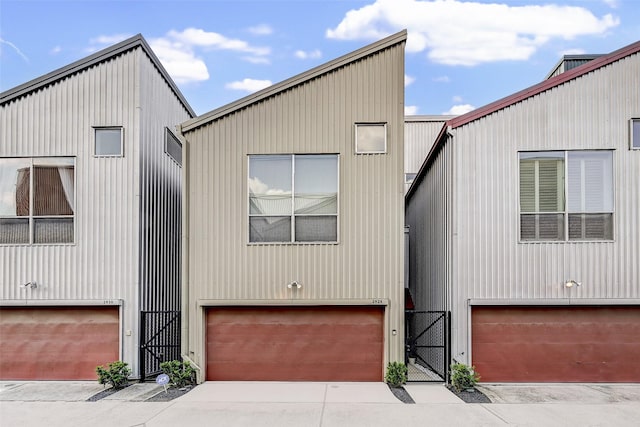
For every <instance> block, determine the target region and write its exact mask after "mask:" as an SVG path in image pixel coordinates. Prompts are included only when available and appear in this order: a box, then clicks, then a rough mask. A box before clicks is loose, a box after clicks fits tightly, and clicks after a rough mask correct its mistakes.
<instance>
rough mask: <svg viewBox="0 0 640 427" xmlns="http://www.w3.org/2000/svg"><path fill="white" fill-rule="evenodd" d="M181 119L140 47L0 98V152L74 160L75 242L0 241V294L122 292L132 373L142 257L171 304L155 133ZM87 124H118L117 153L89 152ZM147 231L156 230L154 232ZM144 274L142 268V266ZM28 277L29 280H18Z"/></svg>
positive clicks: (172, 275) (168, 241) (164, 176)
mask: <svg viewBox="0 0 640 427" xmlns="http://www.w3.org/2000/svg"><path fill="white" fill-rule="evenodd" d="M139 82H142V83H139ZM141 84H142V85H143V86H144V88H143V90H141V88H140V85H141ZM141 93H142V94H141ZM187 118H189V115H188V114H187V113H186V112H185V110H184V108H183V107H182V104H181V103H180V101H179V100H177V98H176V97H175V95H173V93H172V92H171V90H170V89H169V87H168V85H167V84H166V82H165V81H164V80H162V78H161V77H160V75H159V74H158V72H157V70H154V69H153V67H152V65H151V63H150V61H149V59H148V57H147V56H146V55H145V54H144V53H143V52H142V50H141V49H140V48H138V49H135V50H131V51H128V52H126V53H123V54H122V55H119V56H116V57H114V58H112V59H110V60H108V61H105V62H101V63H98V64H96V65H94V66H92V67H90V68H88V69H85V70H82V71H80V72H78V73H76V74H73V75H71V76H69V77H66V78H65V79H63V80H60V81H58V82H56V83H54V84H52V85H49V86H46V87H44V88H42V89H40V90H38V91H36V92H32V93H30V94H28V95H27V96H23V97H20V98H17V99H15V100H12V101H10V102H8V103H5V104H3V105H2V106H1V107H0V157H20V156H24V157H38V156H42V157H46V156H73V157H75V159H76V163H75V180H76V183H75V185H76V186H75V191H76V192H75V204H76V206H75V208H76V209H75V243H74V244H68V245H33V246H27V245H23V246H8V245H2V246H0V297H1V298H2V299H3V300H16V299H23V300H112V299H122V300H123V301H124V304H123V306H122V328H123V332H124V331H127V330H131V331H132V334H131V335H126V334H125V335H124V336H123V358H124V360H125V361H127V362H128V363H130V365H131V367H132V368H133V370H134V373H136V372H137V358H138V355H137V347H138V342H137V335H138V310H139V308H140V307H139V301H138V292H139V280H140V276H141V275H142V273H141V272H140V274H139V269H138V263H139V261H140V259H141V258H145V260H146V261H145V267H146V268H155V269H156V270H155V273H154V274H155V275H156V276H158V277H161V278H162V279H161V280H160V281H159V282H160V283H162V285H161V286H159V288H161V292H160V296H159V298H160V297H161V298H162V300H163V301H164V300H167V301H171V307H177V306H178V305H179V291H178V290H177V289H176V287H177V286H179V281H178V277H179V276H178V273H177V270H179V264H178V260H177V256H178V255H179V238H178V237H176V235H177V236H179V224H180V201H179V198H180V171H179V170H178V168H177V166H173V165H171V164H170V163H171V160H170V159H169V158H168V156H166V155H165V154H164V150H163V143H164V142H163V141H164V126H169V127H171V128H173V127H174V126H175V125H176V124H177V123H180V122H181V121H184V120H185V119H187ZM93 126H122V128H123V130H124V156H123V157H111V158H97V157H94V156H93V142H94V135H93V128H92V127H93ZM142 155H144V161H143V157H142ZM165 157H166V158H165ZM151 158H152V159H153V160H149V159H151ZM141 170H142V172H141ZM142 176H144V178H141V177H142ZM150 177H151V178H150ZM143 180H144V182H145V184H144V185H143V184H142V183H141V181H143ZM147 192H150V193H153V194H152V196H148V195H147V194H146V193H147ZM141 201H144V203H145V206H144V209H143V207H142V206H141ZM165 209H166V210H172V211H173V212H174V213H173V214H170V216H171V219H170V220H169V219H167V218H165V217H164V215H165V214H164V213H161V211H164V210H165ZM141 213H144V217H145V220H148V218H149V217H152V218H154V220H155V219H157V218H160V222H157V223H156V224H155V225H154V227H151V228H141V225H140V223H141ZM144 224H145V225H144V226H145V227H146V226H147V225H148V221H147V222H145V223H144ZM167 230H173V231H171V232H169V231H167ZM150 233H156V234H155V235H159V236H160V237H159V238H158V241H156V240H153V239H150V237H149V236H150ZM142 236H144V237H145V238H144V239H143V238H142ZM170 236H171V237H170ZM174 241H175V243H173V242H174ZM141 242H142V243H143V246H142V247H143V248H144V250H142V249H141ZM174 245H175V246H174ZM168 247H171V249H170V250H169V249H168ZM150 257H154V261H153V262H151V263H150V262H149V261H148V258H150ZM156 257H159V258H160V259H157V258H156ZM169 258H171V261H169ZM149 265H151V267H149ZM145 274H146V276H144V277H147V276H149V273H148V271H147V270H145ZM165 277H166V278H165ZM29 281H35V282H36V283H37V284H38V287H37V289H30V288H24V287H20V285H21V284H24V283H26V282H29ZM157 283H158V281H155V282H153V284H154V285H155V284H157ZM169 288H171V291H170V292H169V291H165V289H169ZM145 295H146V294H145ZM146 298H147V300H151V298H150V297H148V296H147V297H146ZM156 300H157V298H156Z"/></svg>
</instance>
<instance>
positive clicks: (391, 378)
mask: <svg viewBox="0 0 640 427" xmlns="http://www.w3.org/2000/svg"><path fill="white" fill-rule="evenodd" d="M407 373H408V370H407V365H405V364H404V363H402V362H390V363H389V365H387V374H386V375H385V376H384V380H385V381H386V382H387V384H389V385H390V386H391V387H400V386H401V385H402V384H405V383H406V382H407Z"/></svg>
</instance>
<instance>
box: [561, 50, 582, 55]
mask: <svg viewBox="0 0 640 427" xmlns="http://www.w3.org/2000/svg"><path fill="white" fill-rule="evenodd" d="M585 53H586V51H585V50H583V49H567V50H563V51H562V52H560V56H564V55H584V54H585Z"/></svg>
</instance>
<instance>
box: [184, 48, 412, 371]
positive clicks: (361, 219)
mask: <svg viewBox="0 0 640 427" xmlns="http://www.w3.org/2000/svg"><path fill="white" fill-rule="evenodd" d="M403 64H404V59H403V45H395V46H393V47H392V48H389V49H386V50H383V51H381V52H380V53H377V54H374V55H372V56H369V57H367V58H366V59H364V60H360V61H357V62H354V63H351V64H349V65H347V66H345V67H344V68H341V69H338V70H335V71H333V72H330V73H327V74H324V75H322V76H320V77H319V78H316V79H313V80H311V81H309V82H306V83H304V84H302V85H298V86H295V87H293V88H292V89H290V90H286V91H284V92H282V93H279V94H277V95H276V96H273V97H271V98H268V99H267V100H264V101H261V102H259V103H256V104H254V105H252V106H250V107H249V108H246V109H242V110H239V111H236V112H234V113H232V114H230V115H227V116H224V117H222V118H220V119H219V120H216V121H214V122H212V123H210V124H207V125H205V126H203V127H200V128H197V129H196V130H195V131H193V132H188V133H187V134H186V135H185V138H186V139H187V141H188V154H187V158H188V169H187V173H188V182H189V208H188V209H189V218H188V222H189V230H188V232H189V235H190V241H189V251H188V252H189V266H188V268H189V272H188V274H189V290H190V291H189V292H190V299H191V301H192V303H191V304H190V306H192V307H193V302H195V301H198V300H205V299H231V300H253V299H267V300H282V301H290V300H292V299H293V300H295V299H303V300H316V299H317V300H320V299H329V300H337V299H340V300H344V299H357V298H371V299H373V298H389V299H390V300H391V303H392V305H391V306H390V315H391V316H392V317H391V322H390V324H391V327H392V328H393V329H397V330H398V331H399V334H398V335H397V336H396V337H395V338H394V339H395V340H396V341H394V343H393V345H392V346H391V354H390V357H392V358H393V359H394V360H396V358H401V357H402V356H401V355H402V353H401V352H402V345H403V344H402V342H401V338H399V337H402V334H401V331H402V329H403V320H402V314H403V312H402V308H403V307H402V305H403V225H404V220H403V209H402V204H403V199H402V194H403V183H402V180H401V177H402V172H403V156H404V154H403V116H402V105H403V98H404V88H403V83H402V82H403V78H404V65H403ZM366 121H372V122H387V123H388V153H387V154H384V155H358V156H356V155H355V154H354V143H353V141H354V130H353V128H354V123H355V122H366ZM264 153H339V155H340V185H339V191H340V193H339V240H340V242H339V243H338V244H309V245H303V244H300V245H288V244H282V245H277V244H275V245H249V244H248V243H247V242H248V219H247V212H248V211H247V162H248V161H247V155H249V154H264ZM293 280H297V281H298V282H300V283H301V284H302V286H303V287H302V289H301V290H299V291H297V292H292V291H291V290H289V289H287V284H288V283H290V282H291V281H293ZM194 316H196V314H195V313H192V317H191V319H192V321H191V325H198V324H199V323H201V319H199V318H197V317H194ZM199 334H200V331H198V330H195V329H194V328H192V329H191V331H190V336H191V337H192V347H193V348H192V350H194V351H195V352H196V353H197V352H198V351H202V349H201V348H200V349H198V348H197V345H200V346H201V345H202V343H201V339H202V338H201V335H199ZM196 341H197V342H196Z"/></svg>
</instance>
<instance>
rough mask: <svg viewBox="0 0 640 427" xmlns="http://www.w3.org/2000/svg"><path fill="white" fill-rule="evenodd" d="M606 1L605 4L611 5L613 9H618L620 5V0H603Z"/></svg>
mask: <svg viewBox="0 0 640 427" xmlns="http://www.w3.org/2000/svg"><path fill="white" fill-rule="evenodd" d="M602 1H603V2H604V4H606V5H607V6H609V7H610V8H612V9H617V8H618V5H619V1H618V0H602Z"/></svg>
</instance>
